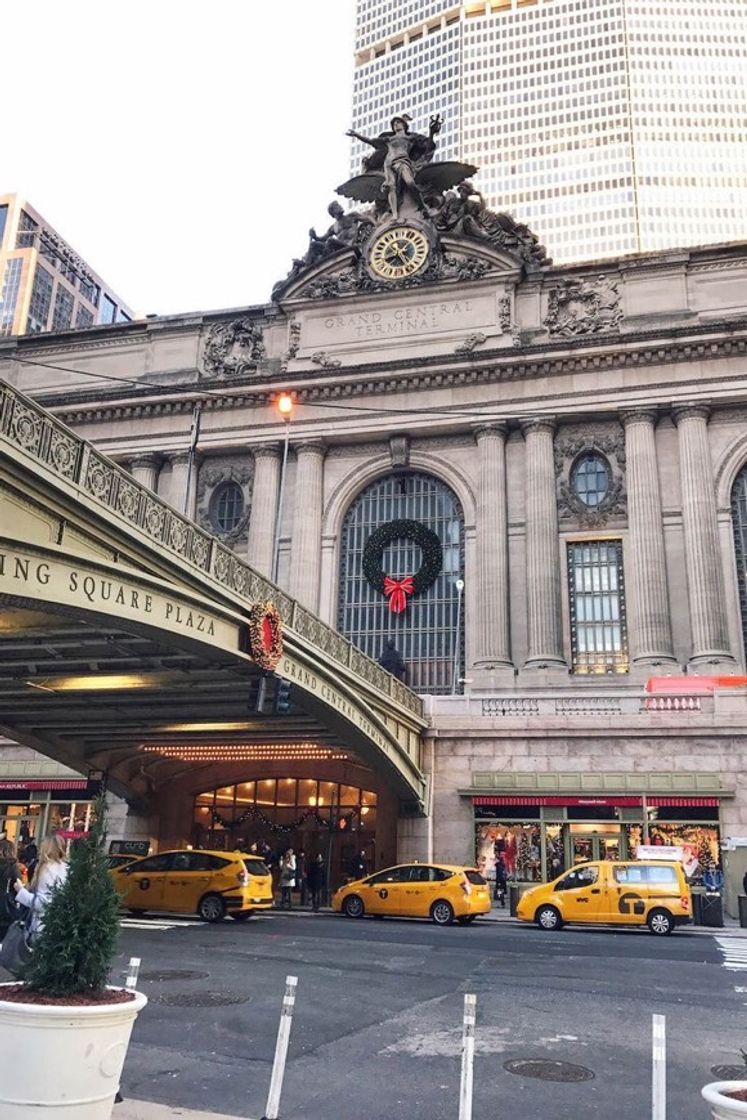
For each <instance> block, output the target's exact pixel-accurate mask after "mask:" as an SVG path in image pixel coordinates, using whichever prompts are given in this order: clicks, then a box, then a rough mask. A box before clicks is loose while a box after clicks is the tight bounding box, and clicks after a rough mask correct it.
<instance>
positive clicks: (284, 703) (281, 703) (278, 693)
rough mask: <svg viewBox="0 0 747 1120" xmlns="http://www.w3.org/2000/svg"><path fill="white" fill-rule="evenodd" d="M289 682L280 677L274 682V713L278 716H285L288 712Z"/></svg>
mask: <svg viewBox="0 0 747 1120" xmlns="http://www.w3.org/2000/svg"><path fill="white" fill-rule="evenodd" d="M290 697H291V682H290V681H284V680H282V679H281V678H280V677H278V678H277V680H276V681H275V712H276V714H277V715H279V716H284V715H287V714H288V712H289V711H290Z"/></svg>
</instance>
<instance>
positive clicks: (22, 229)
mask: <svg viewBox="0 0 747 1120" xmlns="http://www.w3.org/2000/svg"><path fill="white" fill-rule="evenodd" d="M38 228H39V227H38V225H37V224H36V222H35V221H34V219H33V218H32V217H31V215H30V214H27V213H26V211H25V210H22V211H21V217H20V218H19V219H18V237H17V238H16V249H30V248H31V247H32V246H33V244H34V238H35V236H36V231H37V230H38Z"/></svg>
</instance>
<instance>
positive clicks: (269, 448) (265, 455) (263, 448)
mask: <svg viewBox="0 0 747 1120" xmlns="http://www.w3.org/2000/svg"><path fill="white" fill-rule="evenodd" d="M249 450H250V451H251V453H252V455H253V456H254V458H255V459H279V458H280V445H279V444H277V443H260V444H259V446H257V447H251V448H250V449H249Z"/></svg>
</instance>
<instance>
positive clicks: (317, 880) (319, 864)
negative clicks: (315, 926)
mask: <svg viewBox="0 0 747 1120" xmlns="http://www.w3.org/2000/svg"><path fill="white" fill-rule="evenodd" d="M306 883H307V885H308V888H309V894H310V895H311V907H312V909H313V910H314V911H315V912H316V911H318V910H319V907H320V906H321V904H322V899H323V898H324V892H325V891H326V889H327V868H326V867H325V866H324V856H323V855H322V854H321V852H320V853H319V855H317V856H316V857H315V858H314V859H313V860H312V861H311V863H310V864H309V865H308V868H307V871H306Z"/></svg>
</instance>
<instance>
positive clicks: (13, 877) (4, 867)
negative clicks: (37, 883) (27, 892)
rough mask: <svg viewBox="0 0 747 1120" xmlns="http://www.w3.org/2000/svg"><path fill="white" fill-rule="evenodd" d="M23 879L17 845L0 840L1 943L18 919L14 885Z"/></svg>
mask: <svg viewBox="0 0 747 1120" xmlns="http://www.w3.org/2000/svg"><path fill="white" fill-rule="evenodd" d="M20 878H21V869H20V868H19V866H18V862H17V860H16V848H15V844H13V843H11V841H10V840H0V941H2V939H3V938H4V937H5V934H6V933H7V932H8V927H9V926H10V924H11V922H14V921H15V920H16V918H17V917H18V906H17V903H16V896H15V890H14V888H13V884H14V883H15V882H16V881H17V880H18V879H20Z"/></svg>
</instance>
